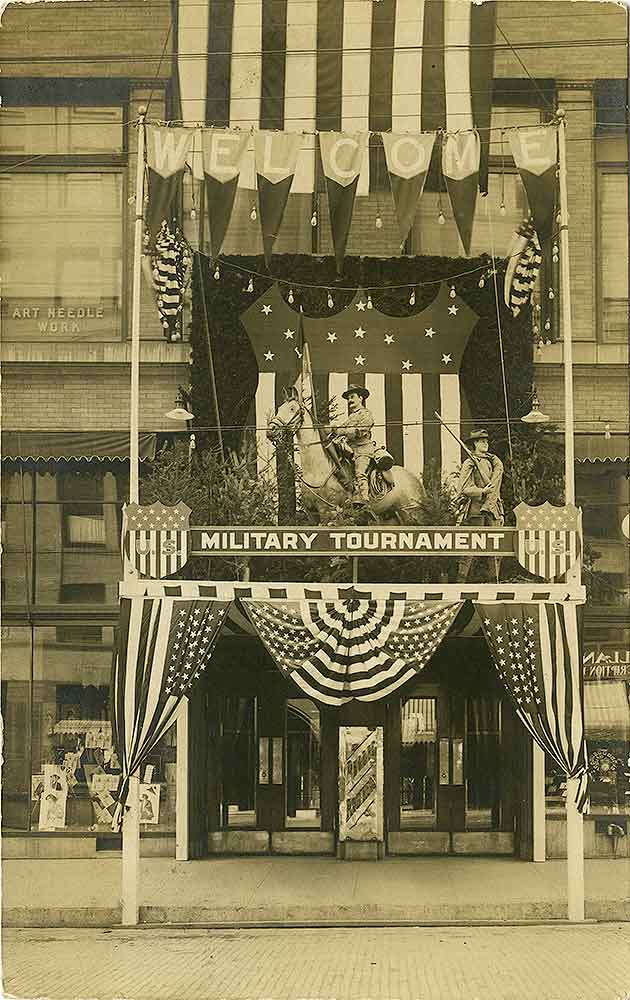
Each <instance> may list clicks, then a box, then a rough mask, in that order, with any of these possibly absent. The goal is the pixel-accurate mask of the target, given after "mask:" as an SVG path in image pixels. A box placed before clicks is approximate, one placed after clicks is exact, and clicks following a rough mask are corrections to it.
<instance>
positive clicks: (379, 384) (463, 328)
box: [241, 284, 478, 478]
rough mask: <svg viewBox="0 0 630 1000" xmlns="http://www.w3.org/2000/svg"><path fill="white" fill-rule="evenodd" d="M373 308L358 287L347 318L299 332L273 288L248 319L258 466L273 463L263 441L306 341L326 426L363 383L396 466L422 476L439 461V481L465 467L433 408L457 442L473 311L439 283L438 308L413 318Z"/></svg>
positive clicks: (317, 322) (317, 321) (311, 322)
mask: <svg viewBox="0 0 630 1000" xmlns="http://www.w3.org/2000/svg"><path fill="white" fill-rule="evenodd" d="M369 305H371V302H370V303H369ZM369 305H368V297H367V295H366V294H365V292H363V291H362V290H361V289H359V290H358V291H357V294H356V295H355V297H354V299H353V301H352V302H351V303H350V304H349V305H348V306H347V308H346V309H344V310H343V311H342V312H340V313H337V314H333V315H331V316H327V317H319V318H314V317H304V320H303V323H304V328H303V333H301V330H302V328H301V327H300V325H299V322H300V321H299V315H298V314H296V312H295V311H294V310H293V309H291V307H290V306H289V305H288V304H287V303H286V302H285V301H284V299H283V298H282V295H281V294H280V291H279V289H278V287H277V285H273V286H272V287H271V288H270V289H269V290H268V291H267V292H265V293H264V294H263V295H262V296H260V297H259V298H258V299H257V300H256V301H255V302H254V303H252V305H251V306H250V307H249V309H247V310H246V311H245V312H244V313H243V314H242V316H241V322H242V324H243V326H244V328H245V330H246V331H247V334H248V336H249V339H250V341H251V343H252V346H253V349H254V353H255V355H256V362H257V365H258V389H257V391H256V427H257V441H258V448H259V460H260V468H261V470H262V469H263V468H266V467H269V463H270V461H272V459H273V448H272V446H271V445H270V444H269V442H268V441H267V440H266V436H265V428H266V426H267V422H268V419H269V416H270V415H272V414H273V413H275V411H276V410H277V408H278V407H279V406H280V405H281V403H282V402H283V400H284V389H285V387H287V386H290V385H292V384H294V382H295V380H296V377H297V375H298V373H299V371H300V366H301V360H300V358H301V347H302V345H301V338H302V339H303V338H305V339H306V341H307V342H308V346H309V354H310V368H311V371H312V383H313V385H314V387H315V393H316V397H317V398H318V401H319V403H320V407H319V417H320V419H321V420H322V421H325V420H326V403H327V402H328V401H334V402H335V403H336V404H337V407H339V406H340V405H342V404H343V400H342V394H343V393H344V392H345V390H346V389H347V388H348V385H349V384H353V385H361V386H364V387H365V388H366V389H368V390H369V392H370V397H369V400H368V405H369V407H370V410H371V412H372V414H373V415H374V422H375V426H374V428H373V431H372V436H373V438H374V440H375V441H376V442H377V443H378V444H381V445H384V446H385V447H386V448H387V449H388V451H390V452H391V453H392V455H393V456H394V458H395V461H396V463H397V464H400V465H404V467H405V468H406V469H408V470H409V471H410V472H413V473H415V474H416V475H422V474H423V472H424V471H425V469H426V468H427V466H428V464H429V463H430V462H434V463H435V464H436V465H437V466H439V468H440V469H441V473H442V478H446V477H447V476H448V475H449V474H450V473H452V472H454V471H455V470H456V469H457V468H458V467H459V465H460V464H461V450H460V447H459V445H458V443H457V441H456V440H455V439H454V438H453V436H452V435H451V434H449V432H448V430H446V428H444V427H443V426H442V425H441V424H440V423H439V421H437V420H436V418H435V411H436V410H437V411H438V412H439V413H441V415H442V418H443V420H444V421H445V423H446V424H447V425H448V426H449V427H450V429H451V430H452V431H454V432H455V433H456V434H457V435H458V436H461V434H460V431H461V424H462V421H464V420H466V419H467V418H468V413H467V405H466V401H465V398H464V396H463V392H462V389H461V384H460V377H459V371H460V367H461V363H462V358H463V356H464V351H465V350H466V346H467V344H468V340H469V338H470V335H471V333H472V331H473V329H474V327H475V325H476V323H477V321H478V316H477V314H476V313H475V312H474V310H473V309H471V308H470V306H468V305H467V304H466V302H465V301H464V300H463V299H462V298H460V297H459V295H457V294H455V296H454V297H453V295H452V290H451V289H449V288H448V287H447V286H446V285H443V284H442V285H440V286H439V288H438V292H437V295H436V296H435V298H434V300H433V302H432V303H431V304H430V305H429V306H428V307H427V308H426V309H425V310H423V311H422V312H420V313H417V314H416V315H412V316H405V317H401V316H397V317H394V316H387V315H385V314H384V313H381V312H380V311H379V310H378V309H375V308H369Z"/></svg>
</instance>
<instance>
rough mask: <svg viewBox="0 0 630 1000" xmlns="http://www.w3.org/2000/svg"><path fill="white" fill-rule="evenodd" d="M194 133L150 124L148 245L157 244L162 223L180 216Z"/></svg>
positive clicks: (148, 146)
mask: <svg viewBox="0 0 630 1000" xmlns="http://www.w3.org/2000/svg"><path fill="white" fill-rule="evenodd" d="M193 135H194V132H193V130H192V129H187V128H168V127H167V126H165V125H147V126H146V162H147V174H148V196H149V203H148V206H147V210H146V214H145V222H146V231H147V235H148V237H149V241H148V244H149V246H152V245H153V244H154V243H155V239H156V237H157V234H158V233H159V231H160V227H161V225H162V222H164V221H166V222H167V223H170V222H171V220H172V219H173V218H174V217H176V216H177V215H178V209H179V197H180V193H181V185H182V179H183V176H184V173H185V171H186V165H187V159H188V154H189V152H190V148H191V145H192V140H193Z"/></svg>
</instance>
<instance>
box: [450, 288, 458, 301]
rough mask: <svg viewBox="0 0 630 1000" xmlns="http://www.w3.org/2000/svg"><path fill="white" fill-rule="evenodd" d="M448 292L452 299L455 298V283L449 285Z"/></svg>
mask: <svg viewBox="0 0 630 1000" xmlns="http://www.w3.org/2000/svg"><path fill="white" fill-rule="evenodd" d="M448 294H449V295H450V297H451V298H452V299H454V298H455V296H456V295H457V292H456V291H455V285H451V290H450V292H449V293H448Z"/></svg>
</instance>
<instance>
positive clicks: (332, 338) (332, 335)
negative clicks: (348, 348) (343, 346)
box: [327, 330, 337, 344]
mask: <svg viewBox="0 0 630 1000" xmlns="http://www.w3.org/2000/svg"><path fill="white" fill-rule="evenodd" d="M327 339H328V340H329V341H330V343H331V344H334V342H335V341H336V339H337V334H336V333H335V331H334V330H331V331H330V333H329V334H328V337H327Z"/></svg>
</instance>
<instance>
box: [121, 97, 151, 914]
mask: <svg viewBox="0 0 630 1000" xmlns="http://www.w3.org/2000/svg"><path fill="white" fill-rule="evenodd" d="M146 113H147V109H146V107H144V106H142V107H140V108H139V109H138V159H137V163H136V198H135V206H136V215H135V229H134V245H133V291H132V300H131V357H130V368H131V389H130V399H129V502H130V503H138V501H139V498H140V482H139V477H140V471H139V468H140V452H139V413H140V292H141V281H142V249H143V248H142V239H143V233H142V229H143V211H144V147H145V134H144V122H145V117H146ZM123 565H124V575H125V577H128V576H129V575H130V572H131V569H132V567H131V564H130V562H129V561H128V560H127V559H126V558H124V557H123ZM139 793H140V779H139V776H138V774H137V773H135V774H132V775H130V778H129V794H128V796H127V802H126V804H125V809H124V810H123V822H122V923H123V924H126V925H132V926H135V925H136V924H137V923H138V919H139V911H140V905H139V895H140V809H139V803H140V794H139Z"/></svg>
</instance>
